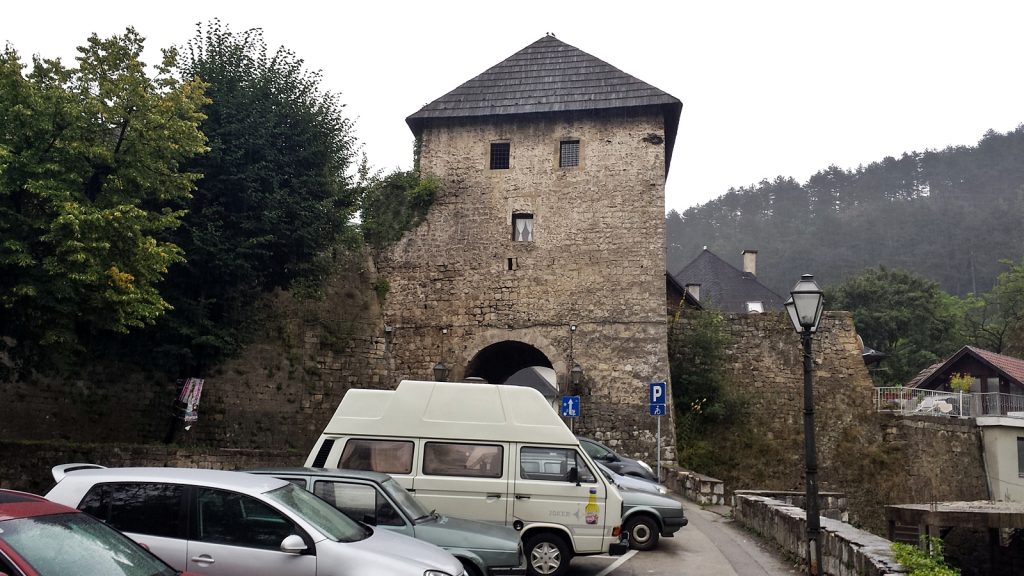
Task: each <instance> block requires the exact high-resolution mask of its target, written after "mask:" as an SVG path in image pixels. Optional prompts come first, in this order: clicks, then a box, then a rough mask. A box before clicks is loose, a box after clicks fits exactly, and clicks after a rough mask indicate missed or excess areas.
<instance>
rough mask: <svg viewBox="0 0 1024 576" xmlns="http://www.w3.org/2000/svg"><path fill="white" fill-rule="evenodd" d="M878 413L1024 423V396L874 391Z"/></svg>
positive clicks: (891, 389) (898, 389) (892, 389)
mask: <svg viewBox="0 0 1024 576" xmlns="http://www.w3.org/2000/svg"><path fill="white" fill-rule="evenodd" d="M875 410H876V411H877V412H894V413H896V414H923V415H928V416H947V417H954V418H977V417H979V416H1006V417H1009V418H1022V419H1024V396H1020V395H1014V394H1000V393H998V392H986V393H965V392H948V391H942V390H919V389H917V388H904V387H902V386H890V387H880V388H875Z"/></svg>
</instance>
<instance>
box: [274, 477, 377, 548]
mask: <svg viewBox="0 0 1024 576" xmlns="http://www.w3.org/2000/svg"><path fill="white" fill-rule="evenodd" d="M266 496H267V498H269V499H270V500H271V501H273V502H276V503H277V504H279V505H280V506H282V507H283V508H286V509H287V510H290V511H291V512H292V513H293V514H295V515H296V516H298V517H300V518H302V519H303V520H305V521H306V522H309V523H310V524H312V525H313V526H314V527H316V529H317V530H319V531H320V532H322V533H323V535H324V536H326V537H328V538H330V539H331V540H334V541H335V542H355V541H357V540H363V539H365V538H367V537H369V536H370V534H372V532H371V531H370V530H369V529H368V528H365V527H363V526H362V525H360V524H359V523H358V522H356V521H355V520H353V519H351V518H349V517H348V516H346V515H345V514H343V513H342V512H340V511H338V509H337V508H335V507H334V506H331V505H330V504H328V503H327V502H324V501H323V500H321V499H320V498H317V497H316V496H314V495H313V494H312V493H311V492H306V491H305V490H303V489H302V488H299V487H298V486H296V485H295V484H286V485H284V486H281V487H280V488H277V489H275V490H271V491H270V492H267V494H266Z"/></svg>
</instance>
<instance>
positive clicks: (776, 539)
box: [733, 494, 907, 576]
mask: <svg viewBox="0 0 1024 576" xmlns="http://www.w3.org/2000/svg"><path fill="white" fill-rule="evenodd" d="M735 502H736V506H735V508H734V509H733V513H734V517H735V518H736V521H737V522H739V523H740V524H742V525H743V526H745V527H746V528H747V529H749V530H751V531H753V532H755V533H757V534H759V535H760V536H761V537H762V538H764V539H765V540H768V541H770V542H773V543H775V544H776V545H777V546H778V547H779V548H781V549H782V551H783V552H785V553H787V554H790V555H792V556H794V557H797V558H801V559H802V560H801V563H802V564H805V565H806V562H807V560H806V558H807V517H806V514H804V511H803V510H801V509H800V508H797V507H796V506H792V505H789V504H786V503H784V502H780V501H778V500H773V499H771V498H767V497H764V496H755V495H752V494H738V495H736V498H735ZM821 543H822V544H821V552H822V564H823V568H824V570H823V571H822V573H823V574H828V575H829V576H884V575H886V574H906V573H907V571H906V570H904V569H903V567H902V566H900V565H899V564H898V563H897V562H896V561H895V560H894V559H893V555H892V550H891V549H890V544H891V543H890V542H889V541H888V540H886V539H884V538H881V537H879V536H875V535H874V534H871V533H869V532H865V531H863V530H858V529H856V528H854V527H852V526H850V525H849V524H846V523H844V522H840V521H838V520H832V519H829V518H822V520H821Z"/></svg>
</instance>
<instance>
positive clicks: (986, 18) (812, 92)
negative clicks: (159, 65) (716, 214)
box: [0, 0, 1024, 212]
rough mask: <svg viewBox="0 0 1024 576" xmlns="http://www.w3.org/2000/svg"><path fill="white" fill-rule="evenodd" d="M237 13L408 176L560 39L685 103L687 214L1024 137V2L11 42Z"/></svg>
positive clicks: (706, 8)
mask: <svg viewBox="0 0 1024 576" xmlns="http://www.w3.org/2000/svg"><path fill="white" fill-rule="evenodd" d="M213 18H220V19H221V20H222V21H223V22H224V23H226V24H228V25H229V26H230V27H231V28H232V29H233V30H235V31H242V30H244V29H247V28H251V27H259V28H262V29H263V30H264V34H265V37H266V39H267V40H268V43H269V44H270V45H271V47H276V46H278V45H284V46H286V47H288V48H290V49H292V50H293V51H294V52H296V53H297V55H298V56H299V57H301V58H304V59H305V60H306V62H307V65H308V67H309V68H311V69H319V70H321V71H322V72H323V79H324V80H323V82H324V87H325V88H327V89H329V90H331V91H334V92H338V93H340V95H341V96H340V99H341V101H342V102H343V103H345V104H346V111H347V114H348V115H349V116H350V117H352V118H354V119H355V120H356V123H357V124H356V126H357V136H358V137H359V139H360V140H361V141H362V142H363V143H364V145H365V150H366V153H367V154H368V156H369V159H370V162H371V164H372V165H373V166H375V167H377V168H383V169H386V170H390V169H393V168H398V167H401V168H409V167H411V165H412V134H411V132H410V131H409V129H408V127H407V126H406V124H405V117H406V116H408V115H410V114H412V113H413V112H416V111H417V110H418V109H419V108H420V107H421V106H423V105H424V104H426V103H428V102H430V101H432V100H434V99H435V98H437V97H439V96H441V95H443V94H444V93H446V92H448V91H450V90H452V89H453V88H455V87H456V86H458V85H459V84H461V83H463V82H465V81H466V80H469V79H470V78H472V77H474V76H476V75H477V74H479V73H481V72H483V71H484V70H486V69H487V68H489V67H491V66H493V65H494V64H497V63H498V62H500V61H501V60H504V59H505V58H507V57H508V56H510V55H512V54H513V53H515V52H516V51H518V50H520V49H521V48H523V47H525V46H527V45H528V44H530V43H532V42H534V41H535V40H537V39H538V38H540V37H541V36H543V35H544V34H545V33H547V32H552V33H554V34H555V35H556V36H557V37H558V38H559V39H560V40H562V41H563V42H566V43H568V44H571V45H573V46H576V47H577V48H579V49H581V50H583V51H585V52H588V53H590V54H592V55H594V56H596V57H597V58H600V59H602V60H604V61H606V62H608V63H610V64H612V65H613V66H616V67H618V68H620V69H622V70H623V71H625V72H627V73H629V74H632V75H633V76H636V77H637V78H640V79H641V80H644V81H645V82H648V83H649V84H653V85H654V86H656V87H658V88H660V89H662V90H664V91H665V92H668V93H669V94H672V95H673V96H675V97H677V98H679V99H680V100H682V102H683V113H682V118H681V120H680V126H679V138H678V141H677V143H676V147H675V154H674V156H673V161H672V171H671V173H670V174H669V178H668V182H667V185H666V190H667V192H666V195H667V197H666V210H671V209H676V210H678V211H680V212H682V211H683V210H685V209H686V208H688V207H690V206H694V205H696V204H701V203H704V202H707V201H708V200H711V199H713V198H715V197H717V196H720V195H721V194H723V193H725V192H726V191H727V190H728V189H729V188H730V187H739V186H744V185H749V184H753V183H756V182H758V181H760V180H761V179H764V178H773V177H775V176H777V175H784V176H792V177H794V178H796V179H797V180H799V181H801V182H805V181H806V180H807V178H808V177H809V176H810V175H811V174H813V173H814V172H816V171H818V170H820V169H823V168H826V167H827V166H828V165H830V164H835V165H838V166H840V167H842V168H854V167H856V166H858V165H859V164H867V163H869V162H872V161H875V160H880V159H882V158H883V157H885V156H887V155H893V156H897V155H899V154H900V153H902V152H904V151H910V150H924V149H926V148H932V149H937V148H944V147H946V146H949V145H957V144H975V143H977V141H978V140H979V139H980V138H981V136H982V134H984V132H985V131H986V130H988V129H994V130H996V131H999V132H1005V131H1008V130H1012V129H1014V128H1016V127H1017V126H1018V125H1019V124H1020V123H1022V122H1024V110H1022V108H1024V74H1022V73H1021V57H1022V56H1024V33H1022V32H1021V23H1022V22H1024V2H1019V1H1011V0H1007V1H989V0H969V1H968V0H960V1H957V2H948V1H944V0H930V1H916V0H913V1H909V0H885V1H876V0H856V1H854V0H846V1H843V2H835V1H828V0H816V1H807V2H804V1H799V2H798V1H785V0H757V1H755V0H751V1H734V2H726V1H704V2H691V1H689V0H686V1H682V0H677V1H674V2H649V1H646V0H629V1H619V2H604V1H594V0H588V1H584V2H575V3H573V2H562V3H558V2H551V1H539V2H538V1H533V0H517V1H514V2H509V3H507V4H502V3H501V2H494V1H488V2H480V1H475V2H446V1H441V0H435V1H433V2H425V1H422V0H421V1H410V2H406V1H398V0H392V1H387V0H380V1H377V2H368V1H366V2H360V3H349V2H318V3H314V2H307V1H305V0H291V1H288V2H280V1H279V2H262V1H248V2H222V1H218V0H205V1H202V2H197V1H193V0H176V1H174V2H148V1H143V0H134V1H129V2H120V1H103V0H94V1H92V2H82V1H80V0H79V1H74V2H63V1H49V2H48V1H40V2H24V1H22V2H5V3H4V8H3V18H2V20H0V42H3V41H7V42H10V43H11V44H13V45H14V47H15V48H16V49H17V50H18V51H19V52H20V53H21V54H22V56H23V57H28V56H29V55H31V54H35V53H38V54H41V55H43V56H46V57H54V56H60V57H62V58H63V59H65V60H66V62H67V63H71V62H73V60H72V58H73V57H74V55H75V52H74V48H75V46H78V45H81V44H83V43H84V42H85V39H86V38H87V37H88V35H89V34H90V33H93V32H96V33H98V34H100V35H101V36H108V35H111V34H115V33H121V32H123V31H124V28H125V27H126V26H129V25H131V26H134V27H135V28H136V29H137V30H138V31H139V32H140V33H141V34H142V35H143V36H145V37H146V38H147V44H146V45H147V55H146V60H147V62H150V63H152V62H155V61H157V60H158V58H159V51H158V49H159V48H162V47H166V46H169V45H171V44H184V43H185V42H186V41H187V40H188V39H189V38H190V37H191V36H192V35H193V34H194V32H195V24H196V23H197V22H200V21H203V22H205V21H208V20H211V19H213Z"/></svg>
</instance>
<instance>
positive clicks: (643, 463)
mask: <svg viewBox="0 0 1024 576" xmlns="http://www.w3.org/2000/svg"><path fill="white" fill-rule="evenodd" d="M636 463H637V464H639V465H641V466H643V467H644V470H647V471H648V472H650V473H651V474H654V470H651V467H650V466H648V465H647V462H644V461H643V460H637V461H636Z"/></svg>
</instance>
